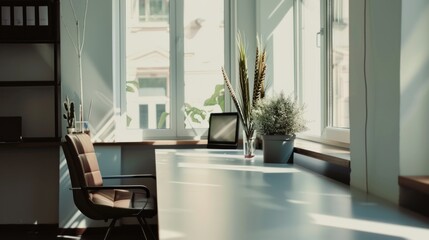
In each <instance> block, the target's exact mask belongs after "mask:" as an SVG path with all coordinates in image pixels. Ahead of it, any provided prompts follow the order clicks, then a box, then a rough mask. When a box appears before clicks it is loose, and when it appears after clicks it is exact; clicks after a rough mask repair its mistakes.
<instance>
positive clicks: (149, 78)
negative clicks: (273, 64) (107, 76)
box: [116, 0, 230, 140]
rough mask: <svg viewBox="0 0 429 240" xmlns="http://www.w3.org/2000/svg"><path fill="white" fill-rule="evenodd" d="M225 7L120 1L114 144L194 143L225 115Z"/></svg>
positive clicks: (190, 1)
mask: <svg viewBox="0 0 429 240" xmlns="http://www.w3.org/2000/svg"><path fill="white" fill-rule="evenodd" d="M228 2H229V1H227V0H217V1H201V0H177V1H176V0H174V1H169V0H127V1H120V3H119V4H120V8H121V11H120V17H119V18H120V20H121V27H122V28H123V30H121V31H120V32H121V38H120V40H119V41H120V42H121V43H122V45H121V52H120V56H121V59H122V62H121V71H120V75H121V79H122V83H121V87H120V89H121V90H120V94H121V97H120V98H119V99H120V100H119V101H120V104H119V108H120V114H119V115H120V117H119V118H118V121H117V127H116V128H117V130H118V131H117V133H116V134H117V135H122V137H121V136H117V138H118V139H121V138H126V139H127V140H142V139H155V138H177V137H190V136H194V137H195V136H196V135H198V136H200V135H202V134H204V133H205V132H206V131H207V128H208V120H209V116H210V113H212V112H223V111H225V90H224V84H223V78H222V74H221V71H220V68H221V66H225V67H226V68H228V64H229V63H228V62H226V63H225V59H226V58H225V56H228V55H229V52H228V49H227V48H225V47H224V45H225V42H227V43H229V42H230V40H229V39H228V38H227V37H226V36H228V35H226V34H225V32H228V31H229V29H225V24H224V23H225V19H227V21H228V18H225V16H229V11H226V10H228V9H227V8H228V6H229V4H228ZM225 3H227V4H225ZM118 125H119V126H118Z"/></svg>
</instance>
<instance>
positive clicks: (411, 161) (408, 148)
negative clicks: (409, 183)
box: [400, 0, 429, 175]
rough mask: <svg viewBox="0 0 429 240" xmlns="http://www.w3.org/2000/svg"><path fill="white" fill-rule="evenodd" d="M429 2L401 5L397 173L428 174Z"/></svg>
mask: <svg viewBox="0 0 429 240" xmlns="http://www.w3.org/2000/svg"><path fill="white" fill-rule="evenodd" d="M428 26H429V1H427V0H406V1H402V36H401V84H400V94H401V104H400V116H401V117H400V128H401V130H400V173H401V175H428V174H429V148H428V146H427V143H428V142H429V127H428V122H429V108H428V104H427V103H428V102H429V44H428V43H429V31H428Z"/></svg>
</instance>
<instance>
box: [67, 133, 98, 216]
mask: <svg viewBox="0 0 429 240" xmlns="http://www.w3.org/2000/svg"><path fill="white" fill-rule="evenodd" d="M65 139H66V142H65V143H63V145H62V147H63V151H64V155H65V157H66V161H67V166H68V168H69V174H70V180H71V185H72V188H73V189H74V190H73V200H74V203H75V205H76V207H77V208H78V209H79V210H80V211H81V212H82V213H83V214H84V215H86V216H87V217H89V218H92V219H105V217H104V216H103V214H101V213H99V212H97V210H96V209H94V207H93V206H94V203H93V202H92V201H91V194H90V193H89V192H88V191H85V190H78V189H79V188H82V187H87V186H102V185H103V179H102V177H101V173H100V169H99V165H98V161H97V157H96V154H95V149H94V146H93V144H92V142H91V138H90V137H89V136H88V134H85V133H77V134H69V135H66V136H65Z"/></svg>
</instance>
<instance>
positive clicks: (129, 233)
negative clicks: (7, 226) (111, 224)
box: [0, 226, 157, 240]
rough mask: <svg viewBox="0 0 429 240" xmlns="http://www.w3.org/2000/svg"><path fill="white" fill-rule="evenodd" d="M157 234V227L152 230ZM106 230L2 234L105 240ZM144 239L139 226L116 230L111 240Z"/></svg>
mask: <svg viewBox="0 0 429 240" xmlns="http://www.w3.org/2000/svg"><path fill="white" fill-rule="evenodd" d="M152 231H154V233H156V232H157V229H155V227H154V228H153V229H152ZM104 234H105V229H99V230H96V231H89V232H86V233H84V234H82V235H76V234H55V233H52V231H49V232H47V231H45V232H43V231H41V232H37V231H16V230H14V231H11V232H6V233H5V232H2V233H0V239H1V240H103V239H104ZM137 239H144V238H143V235H142V233H141V230H140V228H139V227H138V226H135V227H131V228H130V227H127V228H126V229H120V228H116V229H114V231H112V232H111V235H110V237H109V240H137Z"/></svg>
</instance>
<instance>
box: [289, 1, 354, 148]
mask: <svg viewBox="0 0 429 240" xmlns="http://www.w3.org/2000/svg"><path fill="white" fill-rule="evenodd" d="M333 2H334V0H320V15H321V16H320V18H321V19H320V23H321V26H320V32H319V33H320V41H321V73H320V74H321V76H320V77H321V88H322V89H321V91H322V92H321V112H322V114H321V116H320V124H321V133H320V136H316V135H309V134H305V133H300V134H297V136H298V137H299V138H301V139H306V140H310V141H315V142H320V143H325V144H330V145H335V146H340V147H345V148H348V147H349V145H350V129H349V128H337V127H334V126H333V97H332V96H333V93H332V92H333V74H332V67H331V66H332V53H333V52H332V51H333V50H332V21H333V13H334V8H333ZM301 4H302V2H301V0H295V1H294V14H295V28H294V35H295V48H296V49H297V50H296V52H295V53H294V54H295V61H296V62H298V64H296V69H295V71H296V74H295V93H296V96H297V98H298V101H300V102H301V103H302V100H301V99H300V96H301V95H302V92H303V91H304V90H303V89H302V84H301V83H300V81H301V77H302V68H301V67H302V66H301V64H300V61H301V56H302V55H301V54H302V46H301V44H300V43H301V41H302V39H301V33H300V29H301V24H302V20H301V17H302V8H301ZM316 38H317V36H316Z"/></svg>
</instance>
